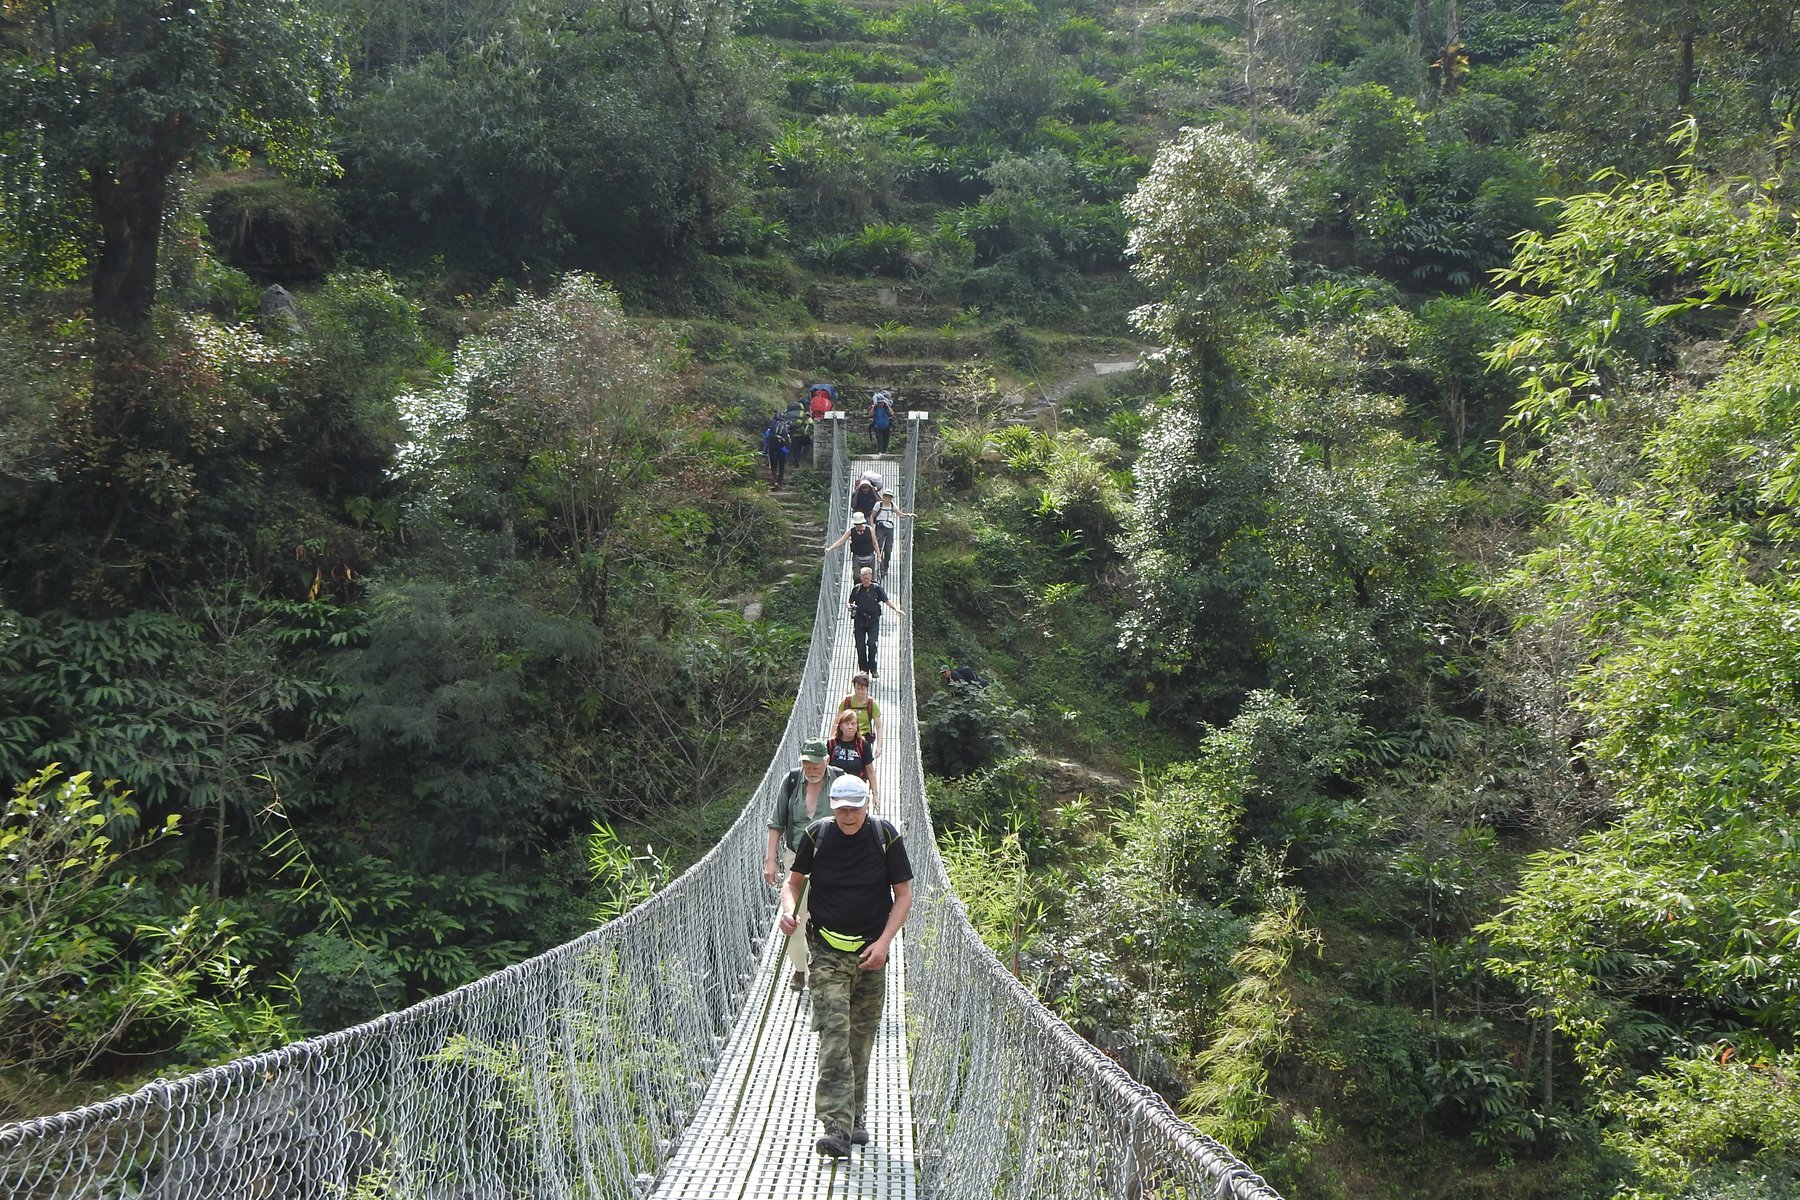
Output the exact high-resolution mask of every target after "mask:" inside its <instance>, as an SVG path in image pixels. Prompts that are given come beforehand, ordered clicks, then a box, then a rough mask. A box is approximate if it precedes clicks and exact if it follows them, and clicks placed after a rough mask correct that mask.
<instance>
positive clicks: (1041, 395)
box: [1006, 346, 1150, 425]
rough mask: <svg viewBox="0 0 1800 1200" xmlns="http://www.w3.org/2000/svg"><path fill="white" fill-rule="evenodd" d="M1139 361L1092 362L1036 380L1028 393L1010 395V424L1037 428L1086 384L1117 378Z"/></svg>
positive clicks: (1008, 395) (1008, 397)
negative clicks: (1046, 378) (1066, 397)
mask: <svg viewBox="0 0 1800 1200" xmlns="http://www.w3.org/2000/svg"><path fill="white" fill-rule="evenodd" d="M1149 352H1150V347H1147V346H1146V347H1144V348H1143V349H1142V350H1141V351H1139V354H1140V355H1142V354H1148V353H1149ZM1137 364H1138V358H1137V357H1132V358H1123V357H1121V358H1114V359H1108V360H1106V361H1102V362H1091V363H1088V364H1086V365H1085V366H1082V367H1078V368H1076V369H1075V370H1072V371H1070V372H1069V373H1067V374H1066V375H1063V376H1061V377H1060V378H1057V379H1053V380H1050V381H1049V382H1047V383H1046V382H1045V381H1043V380H1035V381H1034V385H1033V386H1032V387H1031V388H1030V389H1029V390H1024V391H1017V392H1010V393H1008V394H1007V396H1006V403H1007V405H1008V407H1009V408H1011V409H1012V410H1013V411H1012V414H1011V415H1010V416H1009V417H1008V418H1007V422H1008V423H1009V424H1013V425H1034V424H1037V423H1038V422H1039V420H1040V418H1042V417H1043V415H1044V414H1045V413H1047V412H1048V413H1054V412H1055V410H1056V407H1057V405H1059V404H1061V403H1062V401H1063V397H1065V396H1067V395H1068V394H1069V393H1070V392H1072V391H1074V390H1075V389H1076V388H1078V387H1080V386H1081V385H1082V384H1084V383H1092V382H1093V381H1094V380H1096V379H1101V378H1104V377H1105V376H1107V375H1116V374H1118V373H1119V372H1121V371H1129V370H1131V369H1132V368H1133V367H1135V366H1137Z"/></svg>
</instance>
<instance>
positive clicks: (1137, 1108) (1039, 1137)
mask: <svg viewBox="0 0 1800 1200" xmlns="http://www.w3.org/2000/svg"><path fill="white" fill-rule="evenodd" d="M910 433H911V436H910V437H909V438H908V439H907V444H906V465H905V470H904V471H902V473H901V479H902V490H903V492H904V495H903V498H902V500H901V505H902V507H904V508H907V509H909V510H911V511H914V512H916V511H918V509H917V507H916V501H917V465H918V454H919V442H920V441H921V439H922V437H923V436H924V429H923V422H921V421H918V420H914V421H912V422H911V430H910ZM913 526H914V522H911V521H903V522H901V523H900V528H899V529H898V530H896V532H895V545H896V555H895V557H896V560H897V561H898V562H899V563H900V564H902V565H903V567H904V568H905V569H904V570H903V571H902V572H901V573H900V575H899V579H898V583H899V588H898V591H899V594H900V600H899V602H900V604H901V606H902V607H903V608H906V609H908V610H909V611H910V609H911V607H912V551H913ZM912 640H913V624H912V622H911V621H904V622H902V623H901V653H900V660H901V662H903V663H905V664H907V665H908V666H909V667H910V666H911V665H912V661H913V645H912ZM915 703H916V701H915V700H914V699H913V698H912V697H910V696H909V697H908V706H909V707H908V711H907V713H906V720H905V722H904V729H903V736H902V737H897V738H894V739H893V741H892V744H891V745H890V749H889V752H891V753H898V754H906V755H910V756H911V759H912V761H911V762H910V764H909V767H908V769H906V770H903V771H901V772H899V775H900V777H901V778H903V779H905V780H906V781H907V784H906V786H905V787H904V788H903V789H902V792H903V795H902V802H903V804H904V805H905V808H904V809H903V812H904V814H905V820H906V823H907V839H906V841H907V845H908V847H910V849H911V853H912V862H913V870H914V871H915V872H916V878H915V880H914V885H913V886H914V889H915V896H916V900H915V904H914V908H913V915H912V918H911V920H910V921H909V922H908V923H907V927H906V938H907V952H908V954H909V955H910V956H911V957H910V960H909V961H910V966H909V968H908V970H907V975H906V978H907V1001H906V1008H907V1023H908V1031H909V1034H910V1037H911V1042H912V1067H911V1070H912V1106H913V1125H914V1139H915V1143H916V1145H917V1147H918V1152H919V1173H920V1184H921V1189H922V1191H923V1192H924V1194H925V1195H927V1196H930V1197H932V1198H933V1200H965V1198H966V1200H1009V1198H1014V1197H1017V1198H1021V1200H1022V1198H1025V1197H1042V1198H1043V1200H1080V1198H1083V1197H1095V1198H1100V1197H1107V1198H1114V1200H1142V1198H1144V1197H1149V1196H1157V1197H1183V1198H1186V1200H1202V1198H1205V1200H1225V1198H1227V1197H1231V1198H1234V1200H1280V1198H1279V1196H1278V1194H1277V1193H1276V1191H1275V1190H1274V1189H1273V1188H1271V1187H1270V1186H1269V1185H1268V1184H1267V1183H1265V1182H1263V1180H1262V1179H1261V1178H1260V1177H1259V1176H1257V1175H1256V1174H1255V1173H1254V1172H1252V1171H1251V1170H1250V1168H1249V1167H1247V1166H1245V1165H1244V1164H1243V1163H1242V1162H1240V1161H1239V1160H1238V1159H1237V1158H1236V1157H1234V1156H1233V1155H1232V1154H1231V1152H1230V1151H1228V1150H1227V1149H1225V1147H1224V1146H1222V1145H1220V1144H1219V1143H1218V1142H1216V1141H1214V1140H1213V1139H1211V1138H1208V1137H1206V1136H1205V1135H1203V1134H1201V1133H1199V1132H1198V1131H1197V1130H1195V1129H1194V1127H1193V1126H1191V1125H1189V1124H1188V1123H1187V1122H1185V1121H1183V1120H1182V1119H1181V1118H1180V1117H1178V1116H1176V1115H1175V1113H1174V1112H1173V1111H1171V1110H1170V1108H1169V1106H1168V1105H1167V1104H1165V1103H1164V1102H1163V1100H1162V1098H1161V1097H1160V1096H1158V1095H1157V1094H1156V1093H1155V1092H1153V1091H1151V1090H1150V1089H1149V1088H1146V1087H1144V1086H1142V1085H1141V1084H1139V1083H1137V1081H1135V1080H1134V1079H1132V1078H1131V1076H1130V1075H1129V1074H1127V1073H1126V1072H1125V1071H1124V1070H1123V1069H1122V1068H1121V1067H1119V1065H1118V1064H1117V1063H1115V1062H1113V1061H1112V1060H1111V1059H1109V1058H1107V1057H1106V1056H1105V1055H1104V1054H1102V1053H1101V1052H1100V1051H1098V1050H1096V1049H1095V1048H1094V1047H1093V1046H1092V1045H1090V1044H1089V1043H1087V1042H1086V1041H1084V1040H1082V1038H1081V1037H1080V1036H1078V1035H1077V1034H1076V1033H1075V1031H1074V1030H1072V1029H1070V1028H1069V1026H1068V1025H1067V1024H1065V1023H1064V1022H1063V1021H1062V1020H1061V1019H1059V1018H1058V1017H1057V1016H1056V1015H1055V1014H1054V1013H1052V1012H1051V1011H1050V1010H1049V1009H1047V1008H1045V1007H1044V1006H1043V1005H1042V1004H1041V1003H1039V1002H1038V1000H1037V998H1036V997H1035V996H1033V995H1032V994H1031V992H1030V991H1029V990H1028V989H1027V988H1026V987H1025V986H1024V985H1023V984H1021V983H1020V982H1019V981H1018V980H1017V979H1014V978H1013V976H1012V975H1011V973H1010V972H1008V971H1007V970H1006V968H1005V967H1004V966H1002V965H1001V963H1000V961H999V960H998V959H997V958H995V957H994V955H993V953H992V952H991V951H989V950H988V948H987V947H986V945H984V944H983V943H982V941H981V939H980V937H979V936H977V934H976V933H975V930H974V929H973V928H972V927H971V926H970V925H969V921H968V916H967V914H966V913H965V911H964V910H963V906H962V903H961V902H960V901H959V900H957V899H956V897H955V895H954V894H953V893H952V892H951V890H950V884H949V880H948V878H947V877H946V875H945V873H944V862H943V859H942V858H941V857H940V856H939V855H938V850H937V840H936V836H935V834H934V833H933V832H932V826H931V813H930V810H929V808H928V807H927V805H926V804H925V797H924V794H923V791H924V779H925V771H924V766H923V764H922V763H921V762H920V761H919V739H918V730H917V725H916V722H915V720H914V719H913V716H914V713H913V706H914V704H915Z"/></svg>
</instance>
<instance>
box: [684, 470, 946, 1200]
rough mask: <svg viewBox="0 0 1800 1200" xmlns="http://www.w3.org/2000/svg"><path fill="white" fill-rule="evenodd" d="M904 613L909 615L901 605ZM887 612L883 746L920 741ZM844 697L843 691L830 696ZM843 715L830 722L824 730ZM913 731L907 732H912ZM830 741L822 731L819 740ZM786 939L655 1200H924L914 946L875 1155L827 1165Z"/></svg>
mask: <svg viewBox="0 0 1800 1200" xmlns="http://www.w3.org/2000/svg"><path fill="white" fill-rule="evenodd" d="M865 470H874V471H876V472H878V473H879V474H881V475H882V476H883V478H884V480H885V481H887V482H890V483H891V482H893V481H894V479H895V476H896V474H897V472H898V471H899V464H898V463H897V462H896V461H895V460H894V459H892V458H889V459H885V460H884V459H857V460H856V461H855V462H854V463H853V464H852V471H851V477H852V479H854V478H855V477H857V476H860V475H861V474H862V472H863V471H865ZM830 511H831V521H832V524H831V525H829V526H828V527H827V530H826V537H827V538H828V539H835V538H836V536H837V533H838V532H840V531H841V530H842V528H843V526H844V525H845V524H847V523H848V521H849V516H848V514H849V511H850V510H849V498H848V497H847V496H834V497H832V503H831V510H830ZM910 540H911V539H897V540H896V545H895V551H894V558H895V562H894V570H893V571H892V572H890V579H892V581H893V588H894V590H895V591H896V592H899V593H903V594H904V593H909V592H910V590H911V589H910V588H909V587H907V586H906V583H907V581H908V580H909V579H910V576H911V563H910V562H908V561H907V557H908V553H907V548H909V547H908V543H910ZM849 584H850V580H849V572H848V569H846V571H845V572H844V575H843V577H842V578H841V579H839V580H838V581H837V583H836V585H835V586H836V588H837V591H838V595H837V601H836V604H835V605H834V606H833V607H834V608H835V609H836V611H837V613H838V620H837V627H836V629H835V631H834V632H833V635H832V642H831V656H830V663H831V665H830V668H829V675H828V679H829V686H828V687H827V690H826V694H827V695H828V696H831V697H833V699H832V702H831V704H830V705H828V707H829V708H831V709H833V710H835V708H836V697H840V696H844V695H848V694H849V692H850V677H851V676H852V675H854V674H855V673H856V650H855V644H854V642H853V641H852V640H851V628H850V620H849V614H848V611H847V608H846V604H847V597H848V594H849ZM895 603H896V604H898V605H900V607H902V608H910V606H909V605H908V604H907V602H906V600H905V599H902V598H901V597H900V595H896V596H895ZM910 619H911V614H910V612H909V613H908V616H907V617H895V616H894V614H893V613H891V612H885V611H884V613H883V616H882V621H881V637H880V642H879V644H878V647H877V650H876V662H877V664H878V666H879V667H880V668H881V673H880V678H878V679H877V680H875V681H874V683H872V684H871V685H870V688H869V693H870V695H872V696H873V697H874V698H875V701H876V703H877V704H879V705H880V706H881V720H882V733H883V742H884V743H893V742H903V741H911V740H912V735H913V733H914V726H913V721H914V719H915V715H916V711H917V706H916V704H915V703H914V697H913V669H912V662H911V659H910V657H909V656H910V653H911V639H909V638H902V636H901V622H902V621H905V620H910ZM833 687H835V691H834V690H832V689H833ZM835 715H836V713H835V711H833V712H829V713H827V714H826V722H827V727H829V722H830V720H831V719H832V718H833V717H834V716H835ZM903 731H904V732H903ZM821 732H823V731H821ZM904 762H905V758H904V756H903V755H900V754H888V753H883V754H882V756H881V757H880V758H878V759H876V760H875V782H876V791H877V794H878V795H879V796H880V797H881V804H880V808H879V809H878V811H879V812H881V813H882V814H883V815H884V816H887V817H888V818H889V819H890V820H895V821H896V823H898V824H901V827H902V831H903V832H906V830H905V825H904V822H901V821H899V820H898V813H899V811H900V805H899V804H898V803H897V800H898V797H899V796H900V794H901V789H902V788H903V787H905V786H907V783H908V781H906V780H904V779H903V778H902V771H903V767H904ZM784 945H785V939H784V938H782V937H781V935H780V934H779V933H776V934H775V935H774V936H772V937H770V938H769V939H768V942H767V944H766V945H765V946H764V947H763V953H762V959H761V963H760V965H759V967H758V970H757V974H756V977H755V979H754V980H753V981H752V983H751V985H750V989H749V999H748V1002H747V1003H746V1004H745V1005H744V1008H743V1011H742V1012H741V1013H740V1014H739V1016H738V1020H737V1024H736V1025H735V1026H734V1028H733V1029H732V1032H731V1038H730V1040H729V1042H727V1043H726V1046H725V1051H724V1054H723V1056H722V1057H721V1058H720V1060H719V1066H718V1072H717V1074H716V1075H715V1076H714V1078H713V1081H712V1084H711V1086H710V1087H709V1088H708V1089H707V1092H706V1098H705V1099H704V1100H703V1101H702V1102H701V1105H700V1107H699V1110H698V1111H697V1112H696V1113H695V1115H694V1119H693V1122H692V1123H691V1124H690V1125H689V1126H688V1129H687V1132H686V1133H685V1134H684V1135H683V1136H682V1139H681V1143H680V1145H679V1146H678V1147H677V1148H676V1150H675V1153H674V1155H673V1156H672V1157H671V1158H670V1160H669V1163H668V1165H667V1166H666V1167H665V1168H664V1169H663V1170H662V1172H661V1173H660V1174H659V1176H658V1182H657V1186H656V1188H655V1190H654V1191H653V1192H652V1193H651V1195H652V1196H653V1197H656V1198H658V1200H722V1198H730V1200H740V1198H741V1200H751V1198H755V1200H787V1198H789V1197H801V1196H830V1197H847V1198H848V1197H856V1198H858V1200H915V1197H917V1196H918V1195H919V1187H918V1166H917V1163H916V1161H915V1159H914V1153H913V1136H912V1104H911V1091H912V1088H911V1082H910V1080H909V1078H908V1075H907V1065H906V935H905V933H904V932H903V933H902V934H901V935H900V936H899V937H898V938H896V939H895V940H894V953H893V955H892V957H891V958H890V960H889V964H888V971H887V1001H886V1005H885V1007H884V1008H883V1009H882V1014H881V1027H880V1029H879V1031H878V1032H877V1034H876V1036H875V1051H874V1054H873V1056H872V1057H871V1059H870V1061H869V1111H868V1113H867V1117H868V1123H869V1144H868V1145H867V1146H860V1147H857V1148H855V1149H854V1150H852V1152H851V1155H850V1157H849V1158H848V1159H847V1160H841V1161H833V1160H831V1159H826V1158H821V1157H820V1156H819V1155H818V1154H817V1153H816V1152H815V1151H814V1149H813V1140H814V1139H815V1138H817V1137H818V1136H819V1134H820V1133H821V1132H823V1130H822V1129H821V1128H820V1126H819V1123H818V1122H817V1121H816V1120H814V1118H813V1082H814V1080H815V1078H816V1077H817V1057H816V1049H817V1046H818V1036H817V1035H816V1034H814V1033H813V1031H812V1028H811V1025H810V1019H811V1007H810V1005H809V1003H808V1002H809V1000H810V999H811V996H812V993H811V992H810V991H807V992H799V993H796V992H793V991H790V990H789V989H788V985H787V960H786V958H785V957H784V955H783V949H784Z"/></svg>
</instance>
